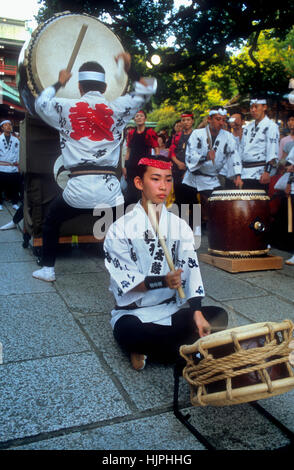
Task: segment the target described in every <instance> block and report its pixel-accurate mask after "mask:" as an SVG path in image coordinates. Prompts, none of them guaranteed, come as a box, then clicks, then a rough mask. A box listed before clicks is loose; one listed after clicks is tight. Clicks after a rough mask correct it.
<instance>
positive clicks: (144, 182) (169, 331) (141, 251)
mask: <svg viewBox="0 0 294 470" xmlns="http://www.w3.org/2000/svg"><path fill="white" fill-rule="evenodd" d="M171 165H172V163H171V162H170V160H169V159H167V158H165V157H161V156H158V157H154V156H151V157H146V158H142V159H141V160H140V161H139V164H138V170H137V176H136V177H135V178H134V184H135V186H136V188H137V189H138V190H139V191H140V192H141V200H140V201H139V202H138V203H137V204H136V206H135V207H134V208H133V210H132V211H130V212H128V213H127V214H126V215H125V216H123V217H121V218H120V219H118V220H116V221H115V222H114V223H113V224H112V225H111V227H110V228H109V231H108V233H107V235H106V238H105V242H104V250H105V265H106V268H107V270H108V271H109V274H110V288H111V291H112V293H113V295H114V298H115V301H116V307H115V308H114V309H113V310H112V312H111V315H112V318H111V325H112V328H113V334H114V337H115V339H116V340H117V342H118V343H119V345H120V346H121V347H122V349H124V350H125V351H127V352H128V353H129V354H130V356H131V363H132V366H133V367H134V369H136V370H141V369H143V368H144V366H145V361H146V357H148V358H149V359H150V360H155V361H159V362H163V363H173V362H176V361H177V360H178V358H179V347H180V346H181V345H182V344H192V343H193V342H195V341H196V340H197V339H198V338H199V337H202V336H205V335H207V334H209V333H210V332H211V331H214V330H219V329H224V328H226V325H227V314H226V312H225V311H224V310H223V309H221V308H218V307H201V300H202V298H203V297H204V287H203V283H202V278H201V274H200V269H199V264H198V259H197V254H196V251H195V247H194V237H193V232H192V230H191V229H190V227H189V226H188V224H187V223H186V222H185V221H184V220H182V219H180V218H179V217H177V216H176V215H174V214H173V213H171V212H168V211H167V209H166V207H165V204H164V202H165V200H166V198H167V197H168V195H169V193H170V191H171V188H172V171H171ZM148 201H151V202H152V204H153V205H155V208H156V212H157V215H158V218H159V229H160V230H161V232H162V234H163V236H164V237H165V240H166V245H167V247H168V249H169V251H170V253H171V256H172V259H173V262H174V265H175V271H173V272H171V271H170V269H169V267H168V263H167V260H166V258H165V255H164V251H163V249H162V247H161V244H160V242H159V239H158V236H157V234H156V232H155V230H154V228H153V226H152V224H151V221H150V219H149V217H148ZM180 287H182V288H183V290H184V293H185V297H186V298H185V299H182V298H180V296H179V295H178V293H177V289H178V288H180Z"/></svg>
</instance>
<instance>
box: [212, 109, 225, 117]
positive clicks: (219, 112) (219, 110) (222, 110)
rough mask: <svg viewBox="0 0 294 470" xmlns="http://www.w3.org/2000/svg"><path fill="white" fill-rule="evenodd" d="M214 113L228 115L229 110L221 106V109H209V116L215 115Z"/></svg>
mask: <svg viewBox="0 0 294 470" xmlns="http://www.w3.org/2000/svg"><path fill="white" fill-rule="evenodd" d="M213 114H220V115H221V116H226V115H227V114H228V112H227V110H226V109H222V108H219V109H212V110H211V111H209V116H213Z"/></svg>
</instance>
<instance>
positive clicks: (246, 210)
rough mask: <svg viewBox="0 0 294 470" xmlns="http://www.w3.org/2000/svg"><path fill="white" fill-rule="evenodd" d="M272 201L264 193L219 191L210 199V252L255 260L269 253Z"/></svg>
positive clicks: (257, 191)
mask: <svg viewBox="0 0 294 470" xmlns="http://www.w3.org/2000/svg"><path fill="white" fill-rule="evenodd" d="M269 201H270V198H269V197H268V196H267V194H266V192H265V191H263V190H251V189H250V190H242V189H241V190H240V189H234V190H219V191H213V192H212V194H211V197H210V198H209V199H208V202H209V203H208V213H209V217H208V223H207V228H208V251H209V253H211V254H213V255H220V256H234V257H251V256H261V255H265V254H267V253H268V252H269V249H268V247H267V245H268V241H267V234H268V231H269V226H270V207H269Z"/></svg>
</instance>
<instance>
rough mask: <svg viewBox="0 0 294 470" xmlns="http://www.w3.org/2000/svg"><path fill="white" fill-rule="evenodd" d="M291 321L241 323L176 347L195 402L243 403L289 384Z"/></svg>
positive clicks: (293, 378) (292, 383)
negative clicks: (184, 362) (238, 325)
mask: <svg viewBox="0 0 294 470" xmlns="http://www.w3.org/2000/svg"><path fill="white" fill-rule="evenodd" d="M293 328H294V324H293V322H292V321H290V320H284V321H283V322H281V323H275V322H266V323H255V324H251V325H244V326H240V327H237V328H232V329H228V330H224V331H219V332H217V333H212V334H210V335H208V336H205V337H203V338H200V339H199V340H198V341H196V342H195V343H194V344H192V345H183V346H181V348H180V354H181V356H182V357H183V358H184V359H185V360H186V366H185V367H184V369H183V377H184V378H185V379H186V380H187V382H188V383H189V385H190V392H191V393H190V395H191V403H192V405H194V406H205V405H213V406H226V405H236V404H239V403H247V402H250V401H256V400H260V399H264V398H269V397H272V396H275V395H279V394H282V393H285V392H287V391H289V390H291V389H293V388H294V373H293V369H292V367H291V365H290V362H289V358H290V354H291V352H292V351H293V349H294V347H293V336H292V335H293Z"/></svg>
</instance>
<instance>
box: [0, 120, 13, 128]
mask: <svg viewBox="0 0 294 470" xmlns="http://www.w3.org/2000/svg"><path fill="white" fill-rule="evenodd" d="M8 123H9V124H11V121H8V120H6V121H2V122H0V127H1V126H3V124H8Z"/></svg>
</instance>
